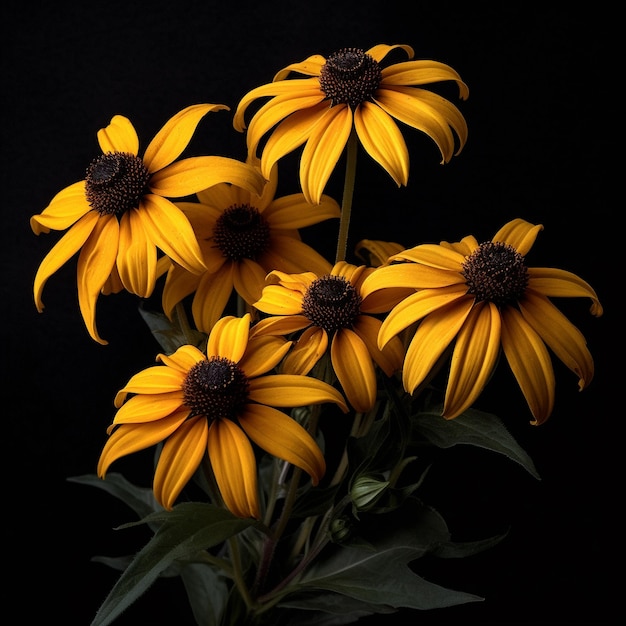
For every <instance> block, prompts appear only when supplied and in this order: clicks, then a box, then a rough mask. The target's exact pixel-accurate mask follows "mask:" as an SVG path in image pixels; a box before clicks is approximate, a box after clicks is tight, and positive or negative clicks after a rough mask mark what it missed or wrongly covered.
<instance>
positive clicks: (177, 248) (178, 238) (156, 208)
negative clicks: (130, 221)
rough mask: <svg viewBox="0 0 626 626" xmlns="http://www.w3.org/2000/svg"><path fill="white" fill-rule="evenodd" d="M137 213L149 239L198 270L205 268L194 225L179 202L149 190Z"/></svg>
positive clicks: (171, 256) (164, 250)
mask: <svg viewBox="0 0 626 626" xmlns="http://www.w3.org/2000/svg"><path fill="white" fill-rule="evenodd" d="M137 214H138V215H139V217H140V218H141V222H142V224H143V227H144V228H145V231H146V234H147V236H148V238H149V239H150V241H152V243H153V244H154V245H155V246H157V247H158V248H160V249H161V250H163V252H165V254H166V255H167V256H168V257H170V259H172V260H173V261H175V262H176V263H178V264H179V265H182V266H183V267H184V268H185V269H186V270H187V271H189V272H193V273H195V274H199V273H201V272H203V271H204V270H205V269H206V267H205V266H204V261H203V260H202V252H201V251H200V247H199V246H198V241H197V240H196V235H195V233H194V231H193V228H192V227H191V224H190V223H189V220H188V219H187V218H186V217H185V214H184V213H183V212H182V211H181V210H180V209H179V208H178V207H177V206H176V205H174V204H173V203H172V202H170V201H169V200H167V199H166V198H162V197H161V196H157V195H154V194H147V195H145V196H144V197H143V199H142V201H141V204H140V206H139V209H138V210H137Z"/></svg>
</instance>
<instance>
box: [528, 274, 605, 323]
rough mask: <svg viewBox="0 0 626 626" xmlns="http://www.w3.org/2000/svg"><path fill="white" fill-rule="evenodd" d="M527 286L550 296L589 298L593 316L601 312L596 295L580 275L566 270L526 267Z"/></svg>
mask: <svg viewBox="0 0 626 626" xmlns="http://www.w3.org/2000/svg"><path fill="white" fill-rule="evenodd" d="M528 277H529V280H528V288H529V289H532V290H533V291H536V292H538V293H541V294H543V295H544V296H548V297H551V298H590V299H591V309H590V312H591V314H592V315H593V316H595V317H600V316H601V315H602V313H603V311H604V310H603V308H602V305H601V304H600V300H599V299H598V295H597V294H596V292H595V291H594V290H593V288H592V287H591V285H590V284H589V283H587V282H586V281H584V280H583V279H582V278H580V276H577V275H576V274H573V273H572V272H568V271H566V270H560V269H554V268H548V267H530V268H528Z"/></svg>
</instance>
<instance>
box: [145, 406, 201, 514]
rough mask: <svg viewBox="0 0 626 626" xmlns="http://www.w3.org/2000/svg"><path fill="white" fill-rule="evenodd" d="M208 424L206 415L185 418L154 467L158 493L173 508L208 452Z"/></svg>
mask: <svg viewBox="0 0 626 626" xmlns="http://www.w3.org/2000/svg"><path fill="white" fill-rule="evenodd" d="M208 431H209V429H208V427H207V422H206V418H205V417H204V416H197V417H193V418H190V419H188V420H187V421H186V422H183V423H182V424H181V425H180V426H179V427H178V428H177V429H176V430H175V431H174V432H173V433H172V434H171V435H170V436H169V437H168V438H167V440H166V441H165V444H164V445H163V448H162V450H161V454H160V455H159V461H158V463H157V466H156V469H155V471H154V483H153V491H154V497H155V498H156V499H157V501H158V502H160V503H161V505H162V506H163V508H165V509H168V510H169V509H171V508H172V507H173V506H174V503H175V502H176V499H177V498H178V496H179V495H180V492H181V491H182V490H183V488H184V487H185V485H186V484H187V483H188V482H189V481H190V480H191V478H192V476H193V475H194V473H195V472H196V470H197V469H198V467H199V465H200V463H201V461H202V458H203V457H204V455H205V454H206V453H207V439H208Z"/></svg>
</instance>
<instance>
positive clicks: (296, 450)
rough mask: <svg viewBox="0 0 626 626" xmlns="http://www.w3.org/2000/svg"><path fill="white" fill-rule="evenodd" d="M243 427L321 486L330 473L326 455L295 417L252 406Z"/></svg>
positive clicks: (263, 407)
mask: <svg viewBox="0 0 626 626" xmlns="http://www.w3.org/2000/svg"><path fill="white" fill-rule="evenodd" d="M239 423H240V424H241V427H242V428H243V429H244V430H245V431H246V434H247V435H248V437H250V439H252V441H254V443H256V444H257V445H258V446H260V447H261V448H263V450H265V451H266V452H267V453H269V454H271V455H272V456H275V457H277V458H279V459H282V460H283V461H287V462H288V463H291V464H292V465H295V466H296V467H299V468H300V469H301V470H303V471H305V472H306V473H307V474H308V475H309V476H310V477H311V482H312V483H313V485H317V484H318V483H319V481H320V480H321V479H322V477H323V476H324V473H325V472H326V462H325V460H324V455H323V454H322V451H321V450H320V449H319V446H318V445H317V443H315V439H313V437H311V435H310V434H309V433H308V432H307V431H306V430H305V429H304V428H302V426H300V424H298V422H296V421H295V420H294V419H293V418H291V417H289V416H288V415H285V414H284V413H283V412H282V411H278V410H276V409H273V408H271V407H269V406H262V405H259V404H248V405H247V406H246V410H245V412H244V413H243V414H242V415H241V416H240V417H239Z"/></svg>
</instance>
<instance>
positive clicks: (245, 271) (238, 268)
mask: <svg viewBox="0 0 626 626" xmlns="http://www.w3.org/2000/svg"><path fill="white" fill-rule="evenodd" d="M232 266H233V274H232V276H233V286H234V288H235V291H236V292H237V293H238V294H239V295H240V296H241V297H242V298H243V300H245V301H246V302H247V303H248V304H254V303H255V302H256V301H257V300H258V299H259V298H260V297H261V294H262V293H263V287H264V286H265V276H266V275H267V272H266V271H265V270H264V269H263V268H262V267H261V266H260V265H259V264H258V263H257V262H256V261H253V260H252V259H246V258H243V259H241V260H240V261H239V262H238V263H233V264H232ZM272 269H274V268H272Z"/></svg>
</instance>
